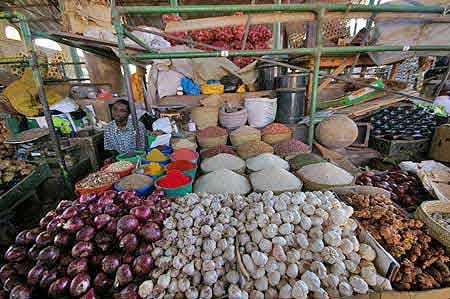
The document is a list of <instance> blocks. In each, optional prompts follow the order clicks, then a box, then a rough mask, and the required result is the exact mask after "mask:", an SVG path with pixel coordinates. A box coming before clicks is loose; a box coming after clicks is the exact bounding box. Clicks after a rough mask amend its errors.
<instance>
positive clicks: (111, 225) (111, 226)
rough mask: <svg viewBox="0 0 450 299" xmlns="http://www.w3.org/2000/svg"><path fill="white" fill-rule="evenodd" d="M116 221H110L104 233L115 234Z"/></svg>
mask: <svg viewBox="0 0 450 299" xmlns="http://www.w3.org/2000/svg"><path fill="white" fill-rule="evenodd" d="M117 222H118V220H117V219H113V220H111V221H110V222H109V223H108V225H107V226H106V228H105V231H106V232H108V233H110V234H115V233H116V232H117Z"/></svg>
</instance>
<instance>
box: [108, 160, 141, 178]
mask: <svg viewBox="0 0 450 299" xmlns="http://www.w3.org/2000/svg"><path fill="white" fill-rule="evenodd" d="M108 166H109V165H105V166H103V167H102V168H101V169H100V170H101V171H106V169H107V168H108ZM135 167H136V164H135V163H133V166H131V167H130V168H128V169H125V170H122V171H110V172H112V173H115V174H117V175H118V176H119V177H121V178H122V177H124V176H127V175H130V174H131V173H132V172H133V169H134V168H135Z"/></svg>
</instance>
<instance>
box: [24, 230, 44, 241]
mask: <svg viewBox="0 0 450 299" xmlns="http://www.w3.org/2000/svg"><path fill="white" fill-rule="evenodd" d="M41 232H42V229H41V228H39V227H37V228H33V229H30V230H29V231H28V233H27V234H26V238H27V240H28V241H29V242H30V244H31V243H34V242H35V241H36V237H37V235H39V234H40V233H41Z"/></svg>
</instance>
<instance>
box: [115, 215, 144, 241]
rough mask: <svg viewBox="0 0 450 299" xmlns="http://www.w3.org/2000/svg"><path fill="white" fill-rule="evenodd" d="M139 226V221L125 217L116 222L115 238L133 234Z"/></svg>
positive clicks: (129, 216) (130, 216)
mask: <svg viewBox="0 0 450 299" xmlns="http://www.w3.org/2000/svg"><path fill="white" fill-rule="evenodd" d="M138 226H139V221H138V220H137V219H136V217H134V216H132V215H126V216H123V217H122V218H120V219H119V221H118V222H117V236H121V235H122V234H126V233H131V232H134V231H135V230H136V229H137V228H138Z"/></svg>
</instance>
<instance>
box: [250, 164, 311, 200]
mask: <svg viewBox="0 0 450 299" xmlns="http://www.w3.org/2000/svg"><path fill="white" fill-rule="evenodd" d="M250 182H251V183H252V186H253V190H254V191H255V192H265V191H273V192H274V193H277V194H278V193H282V192H289V191H292V192H295V191H300V190H301V189H302V186H303V184H302V181H300V179H299V178H298V177H296V176H295V175H293V174H292V173H290V172H289V171H287V170H285V169H283V168H280V167H276V166H275V167H271V168H266V169H263V170H260V171H258V172H254V173H252V174H250Z"/></svg>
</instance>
